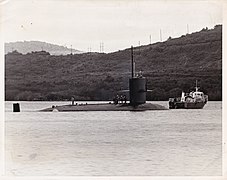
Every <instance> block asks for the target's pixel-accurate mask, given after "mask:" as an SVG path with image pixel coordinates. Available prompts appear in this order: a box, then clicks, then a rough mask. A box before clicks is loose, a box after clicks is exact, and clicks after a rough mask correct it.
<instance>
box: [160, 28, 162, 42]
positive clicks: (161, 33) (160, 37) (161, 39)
mask: <svg viewBox="0 0 227 180" xmlns="http://www.w3.org/2000/svg"><path fill="white" fill-rule="evenodd" d="M160 41H161V42H162V30H161V29H160Z"/></svg>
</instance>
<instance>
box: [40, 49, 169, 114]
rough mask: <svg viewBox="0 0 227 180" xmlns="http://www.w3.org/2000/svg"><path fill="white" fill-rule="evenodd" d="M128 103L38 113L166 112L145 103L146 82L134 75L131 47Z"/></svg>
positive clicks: (71, 106) (54, 108)
mask: <svg viewBox="0 0 227 180" xmlns="http://www.w3.org/2000/svg"><path fill="white" fill-rule="evenodd" d="M126 91H127V92H129V102H126V100H125V102H123V100H122V101H120V103H118V100H117V101H114V102H108V103H89V104H88V103H86V104H77V103H76V104H74V100H73V101H72V104H66V105H61V106H52V107H50V108H45V109H42V110H40V111H42V112H53V111H59V112H67V111H148V110H167V109H168V108H166V107H165V106H162V105H159V104H153V103H147V102H146V93H147V92H148V91H149V90H148V89H147V80H146V78H145V77H144V76H143V75H142V74H140V75H136V73H135V61H134V58H133V46H131V78H129V90H126Z"/></svg>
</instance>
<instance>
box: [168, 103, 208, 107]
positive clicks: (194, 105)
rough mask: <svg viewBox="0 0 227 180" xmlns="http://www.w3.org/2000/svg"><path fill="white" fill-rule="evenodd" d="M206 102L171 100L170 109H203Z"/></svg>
mask: <svg viewBox="0 0 227 180" xmlns="http://www.w3.org/2000/svg"><path fill="white" fill-rule="evenodd" d="M205 104H206V103H205V102H169V109H202V108H203V107H204V105H205Z"/></svg>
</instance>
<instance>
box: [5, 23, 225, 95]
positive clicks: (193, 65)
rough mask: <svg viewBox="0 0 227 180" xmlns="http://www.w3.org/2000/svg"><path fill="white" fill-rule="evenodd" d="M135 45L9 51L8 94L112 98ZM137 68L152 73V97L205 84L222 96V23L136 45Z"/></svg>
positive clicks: (125, 75) (125, 81)
mask: <svg viewBox="0 0 227 180" xmlns="http://www.w3.org/2000/svg"><path fill="white" fill-rule="evenodd" d="M130 53H131V52H130V48H129V49H125V50H122V51H118V52H114V53H109V54H104V53H84V54H74V55H65V56H63V55H60V56H54V55H50V54H49V53H48V52H45V51H40V52H32V53H27V54H25V55H23V54H21V53H18V52H16V51H14V52H11V53H8V54H7V55H6V56H5V99H6V100H69V99H71V97H72V96H74V97H75V99H76V100H112V98H113V96H114V95H115V94H117V93H119V90H122V89H128V78H129V77H130V69H131V66H130V65H131V63H130V62H131V59H130V58H131V54H130ZM134 57H135V61H136V70H137V71H142V72H143V74H144V76H145V77H147V83H148V89H152V90H153V91H152V92H151V93H148V94H147V99H148V100H168V98H169V97H173V96H180V95H181V91H182V90H183V91H186V92H187V91H189V90H192V89H194V87H195V81H196V80H198V85H199V86H200V88H201V89H200V90H202V91H203V92H205V93H206V94H208V95H209V100H221V99H222V26H221V25H217V26H215V28H214V29H211V30H208V29H203V30H202V31H200V32H196V33H192V34H187V35H183V36H181V37H179V38H169V39H168V40H167V41H165V42H158V43H155V44H151V45H146V46H140V47H135V48H134Z"/></svg>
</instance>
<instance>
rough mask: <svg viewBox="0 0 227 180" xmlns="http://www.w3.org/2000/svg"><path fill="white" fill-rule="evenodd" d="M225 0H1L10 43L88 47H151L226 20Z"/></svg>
mask: <svg viewBox="0 0 227 180" xmlns="http://www.w3.org/2000/svg"><path fill="white" fill-rule="evenodd" d="M220 2H221V1H219V0H213V1H212V0H210V1H207V0H201V1H198V0H196V1H195V0H188V1H187V0H185V1H184V0H181V1H180V0H168V1H157V0H149V1H148V0H147V1H145V0H144V1H141V0H130V1H129V0H115V1H114V0H109V1H108V0H107V1H104V0H99V1H98V0H83V1H82V0H1V1H0V3H1V7H2V12H3V15H4V16H3V18H2V19H1V25H3V30H4V39H5V42H14V41H24V40H26V41H30V40H39V41H45V42H49V43H54V44H58V45H64V46H67V47H70V45H72V47H73V48H75V49H78V50H82V51H87V50H88V47H91V50H92V51H97V52H98V51H99V49H100V46H99V45H100V42H104V51H105V52H112V51H117V50H120V49H124V48H127V47H130V46H131V45H134V46H137V45H138V44H139V41H140V44H141V45H145V44H149V42H150V35H151V41H152V43H153V42H157V41H160V29H161V34H162V40H163V41H164V40H166V39H167V38H168V37H169V36H171V37H179V36H181V35H183V34H186V33H187V24H188V28H189V33H191V32H195V31H199V30H201V29H202V28H204V27H208V28H213V27H214V26H215V25H216V24H221V23H222V4H221V3H220Z"/></svg>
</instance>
